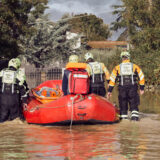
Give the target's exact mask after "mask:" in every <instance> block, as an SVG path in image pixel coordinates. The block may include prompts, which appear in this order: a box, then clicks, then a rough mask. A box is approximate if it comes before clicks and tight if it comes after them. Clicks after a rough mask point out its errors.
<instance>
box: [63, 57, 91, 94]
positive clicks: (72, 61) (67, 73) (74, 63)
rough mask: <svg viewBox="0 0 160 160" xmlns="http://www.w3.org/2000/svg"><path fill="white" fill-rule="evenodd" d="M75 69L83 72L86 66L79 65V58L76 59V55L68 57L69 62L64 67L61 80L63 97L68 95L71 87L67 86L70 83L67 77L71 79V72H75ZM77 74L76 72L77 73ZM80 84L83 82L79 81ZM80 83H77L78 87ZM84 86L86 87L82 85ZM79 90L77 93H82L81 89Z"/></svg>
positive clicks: (83, 64)
mask: <svg viewBox="0 0 160 160" xmlns="http://www.w3.org/2000/svg"><path fill="white" fill-rule="evenodd" d="M75 69H78V70H82V71H85V69H86V64H85V63H79V58H78V56H77V55H71V56H70V57H69V62H68V63H67V65H66V69H65V70H64V74H63V79H62V91H63V93H64V95H68V94H70V89H71V85H70V84H69V83H70V82H69V81H70V79H69V77H71V72H73V70H75ZM85 72H86V71H85ZM86 73H87V72H86ZM77 74H78V72H77ZM87 75H88V73H87ZM85 77H86V76H85ZM77 78H78V77H77ZM86 78H87V77H86ZM81 83H83V81H81ZM81 83H79V86H80V85H81ZM75 85H76V84H75ZM85 85H87V84H85V83H84V86H85ZM88 86H89V85H88ZM88 88H89V87H88ZM79 90H80V91H79V92H81V91H82V89H81V88H79ZM88 90H89V89H88Z"/></svg>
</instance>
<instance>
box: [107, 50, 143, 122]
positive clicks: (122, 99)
mask: <svg viewBox="0 0 160 160" xmlns="http://www.w3.org/2000/svg"><path fill="white" fill-rule="evenodd" d="M120 57H121V59H122V63H121V64H120V65H117V66H116V67H115V68H114V69H113V71H112V74H111V76H110V82H109V88H108V94H107V97H108V98H109V97H110V96H111V95H112V90H113V88H114V86H115V84H116V82H117V81H118V83H119V85H118V91H119V96H118V100H119V107H120V119H128V105H130V111H131V120H134V121H138V120H139V109H138V105H139V104H140V97H139V94H138V82H139V86H140V95H142V94H143V93H144V83H145V80H144V74H143V72H142V70H141V69H140V67H139V66H137V65H136V64H133V63H131V62H130V54H129V52H127V51H125V52H121V55H120Z"/></svg>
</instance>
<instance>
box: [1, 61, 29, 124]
mask: <svg viewBox="0 0 160 160" xmlns="http://www.w3.org/2000/svg"><path fill="white" fill-rule="evenodd" d="M20 66H21V62H20V59H18V58H13V59H11V60H10V61H9V63H8V68H4V69H3V70H2V71H1V72H0V122H4V121H6V120H14V119H15V118H17V117H20V116H21V115H20V114H22V108H21V102H22V104H23V105H26V102H27V96H28V91H29V90H28V87H27V83H26V81H25V75H24V72H23V71H22V70H21V69H20Z"/></svg>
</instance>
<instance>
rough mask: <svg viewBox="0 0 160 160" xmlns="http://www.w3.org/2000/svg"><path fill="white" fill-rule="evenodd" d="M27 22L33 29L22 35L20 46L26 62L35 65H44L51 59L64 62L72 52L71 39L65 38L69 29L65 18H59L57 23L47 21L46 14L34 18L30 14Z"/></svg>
mask: <svg viewBox="0 0 160 160" xmlns="http://www.w3.org/2000/svg"><path fill="white" fill-rule="evenodd" d="M28 23H29V24H32V26H33V28H34V29H35V30H34V32H33V34H32V35H30V36H29V37H26V36H25V37H24V36H22V37H21V39H22V42H23V43H22V44H21V48H22V50H23V51H24V53H25V57H26V58H27V60H28V62H30V63H33V64H35V66H36V67H44V66H45V65H47V64H49V63H50V62H52V61H53V60H59V61H62V63H64V61H66V59H68V55H70V54H71V53H72V52H73V49H72V47H71V45H72V44H73V40H67V39H66V32H67V31H68V30H70V26H69V24H68V20H67V19H61V20H60V21H59V22H57V23H53V22H51V21H49V19H48V16H47V15H46V16H41V17H40V18H38V19H35V17H34V16H30V19H29V22H28Z"/></svg>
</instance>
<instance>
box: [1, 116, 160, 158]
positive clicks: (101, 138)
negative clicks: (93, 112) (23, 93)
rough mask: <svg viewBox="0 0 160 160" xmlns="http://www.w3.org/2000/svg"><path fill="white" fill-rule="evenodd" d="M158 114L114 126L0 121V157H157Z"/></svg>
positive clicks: (159, 146)
mask: <svg viewBox="0 0 160 160" xmlns="http://www.w3.org/2000/svg"><path fill="white" fill-rule="evenodd" d="M159 118H160V116H158V115H144V116H143V117H142V119H141V121H140V122H130V121H122V122H120V123H118V124H114V125H90V126H89V125H77V126H73V127H72V130H70V128H69V127H67V126H61V127H44V126H36V125H28V124H25V123H24V124H19V121H13V122H6V123H3V124H0V136H1V138H0V159H2V160H3V159H5V160H6V159H7V160H51V159H53V160H151V159H154V160H158V159H159V158H160V135H159V133H160V121H159Z"/></svg>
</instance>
